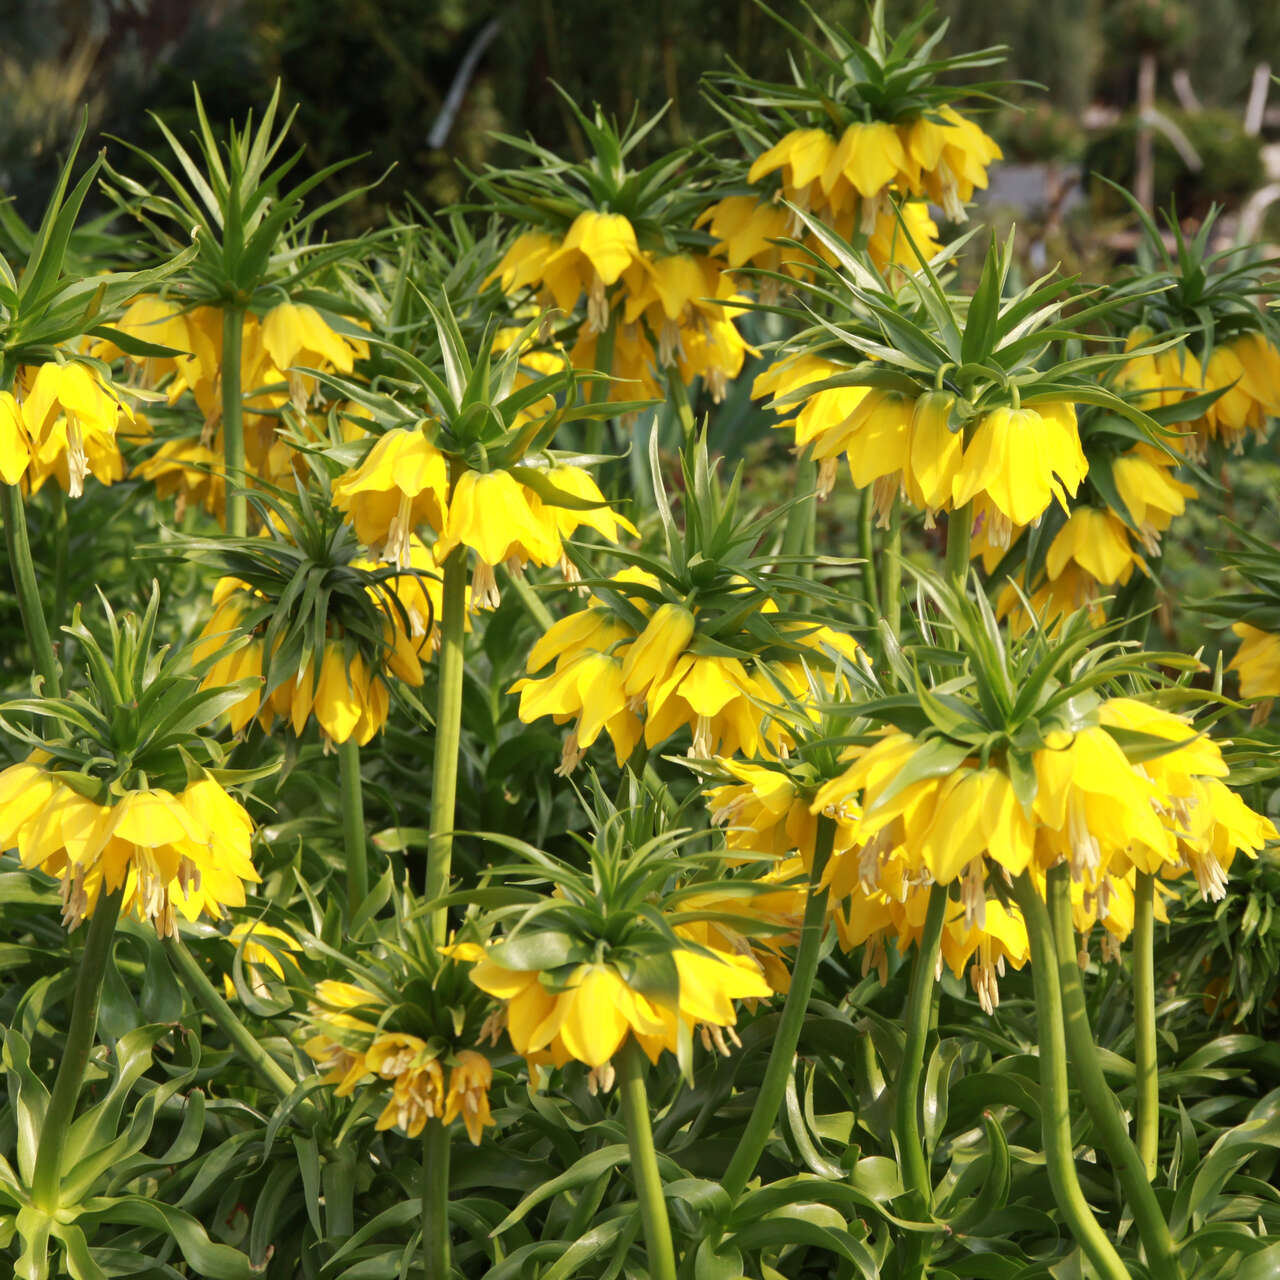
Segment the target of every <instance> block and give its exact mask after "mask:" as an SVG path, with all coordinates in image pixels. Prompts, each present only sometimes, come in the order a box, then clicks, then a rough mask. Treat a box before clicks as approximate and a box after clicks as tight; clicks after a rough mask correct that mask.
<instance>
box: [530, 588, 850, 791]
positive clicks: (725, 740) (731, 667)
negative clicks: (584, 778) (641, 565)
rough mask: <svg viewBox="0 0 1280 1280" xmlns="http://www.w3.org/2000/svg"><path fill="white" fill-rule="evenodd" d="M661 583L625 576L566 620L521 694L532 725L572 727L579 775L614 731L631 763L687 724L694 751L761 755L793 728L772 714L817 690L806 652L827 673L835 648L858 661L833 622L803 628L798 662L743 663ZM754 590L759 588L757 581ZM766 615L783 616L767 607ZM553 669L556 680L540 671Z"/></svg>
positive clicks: (538, 654) (793, 656) (570, 743)
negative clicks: (786, 700) (794, 694)
mask: <svg viewBox="0 0 1280 1280" xmlns="http://www.w3.org/2000/svg"><path fill="white" fill-rule="evenodd" d="M660 585H661V584H660V583H659V581H658V579H657V578H655V577H654V576H653V575H651V574H648V573H646V572H645V571H644V570H642V569H624V570H622V571H621V572H620V573H617V574H615V575H614V576H613V577H612V578H610V579H609V581H608V588H607V589H608V594H609V596H610V598H609V599H608V600H606V599H603V598H601V596H600V595H599V594H595V595H592V596H591V597H590V598H589V599H588V601H587V603H586V604H585V605H584V607H583V608H582V609H580V610H578V611H576V612H574V613H571V614H569V615H567V616H566V617H564V618H561V619H560V620H559V621H558V622H556V623H555V624H554V625H553V626H552V627H551V629H550V630H549V631H547V633H546V634H545V635H544V636H542V637H541V638H540V639H539V640H538V641H537V643H536V644H535V645H534V647H533V649H532V650H531V652H530V654H529V659H528V662H527V663H526V669H527V670H528V671H529V672H530V676H529V677H528V678H526V679H523V680H518V681H517V682H516V683H515V685H513V686H512V691H513V692H518V693H519V694H520V718H521V719H522V720H525V721H526V722H527V721H532V720H536V719H537V718H538V717H539V716H544V715H549V716H552V717H553V718H554V719H555V721H556V723H557V724H568V723H570V722H572V724H573V729H572V730H571V732H570V734H569V737H568V738H567V739H566V741H565V747H564V755H563V758H562V762H561V771H562V772H566V773H567V772H569V771H570V770H571V769H573V768H574V767H575V766H576V764H577V763H578V761H579V760H580V759H581V758H582V754H583V753H584V752H585V751H586V749H587V748H588V747H590V746H591V745H592V743H594V742H595V740H596V739H597V738H598V737H599V736H600V734H601V733H602V732H604V733H607V734H608V736H609V738H610V740H611V741H612V742H613V746H614V751H615V753H616V756H617V759H618V762H619V763H620V764H621V763H622V762H623V761H624V760H626V759H627V757H628V756H629V755H630V754H631V752H632V750H633V749H634V748H635V746H636V744H637V743H638V742H639V741H640V740H641V738H642V737H643V740H644V743H645V746H646V747H650V748H652V747H655V746H657V745H658V744H659V743H662V742H665V741H666V740H667V739H668V738H669V737H671V736H672V735H673V734H674V733H676V732H677V731H678V730H680V729H681V728H686V727H687V728H688V729H689V730H690V731H691V732H692V735H693V741H692V745H691V747H690V754H691V755H694V756H711V755H719V754H728V755H732V754H734V753H735V752H744V753H746V754H747V755H753V754H755V752H756V751H757V750H758V749H759V747H760V744H761V743H762V742H766V741H768V740H770V738H773V739H775V740H776V739H777V737H778V735H779V734H780V733H783V732H784V728H783V726H782V724H781V722H778V723H776V724H775V723H772V722H770V721H769V720H768V716H767V708H768V707H770V706H771V705H774V704H776V703H777V702H778V701H779V698H780V694H781V693H782V692H783V691H786V690H789V689H790V690H799V689H801V688H805V689H807V687H808V673H807V671H806V668H805V664H804V661H803V659H804V656H805V655H806V654H807V655H808V657H809V658H810V660H811V661H812V662H813V664H814V665H815V666H821V665H822V664H823V661H824V654H825V653H826V652H827V651H832V652H835V653H837V654H839V655H840V656H841V657H843V658H844V659H845V660H846V661H848V662H856V661H857V657H858V652H859V650H858V646H857V644H856V643H855V642H854V641H853V640H852V638H850V637H849V636H847V635H844V634H842V633H839V632H836V631H834V630H832V629H831V628H830V627H825V626H819V627H806V626H803V625H799V624H796V625H794V626H793V627H792V628H791V630H790V636H789V638H790V640H791V642H792V643H791V646H790V647H791V653H790V654H789V655H787V656H772V655H762V656H759V657H753V656H751V655H750V654H745V653H744V654H743V655H742V656H737V655H735V654H733V653H730V652H728V651H727V650H726V649H725V647H724V644H723V641H721V642H720V643H718V644H717V643H707V642H705V641H704V642H703V643H699V637H700V634H705V627H706V620H707V619H708V618H709V617H712V616H714V615H710V614H705V613H704V611H703V609H702V608H701V607H700V606H699V604H697V603H696V602H695V603H693V604H692V605H689V604H682V603H679V602H676V601H670V600H668V601H664V602H662V603H658V604H656V606H655V603H654V600H655V597H659V598H660ZM742 589H743V591H744V592H746V591H747V586H746V584H745V583H743V584H742ZM598 590H604V588H600V589H598ZM618 602H622V603H623V604H624V605H625V606H628V607H623V608H619V607H618ZM760 608H761V609H762V610H764V611H765V612H777V606H776V604H773V603H772V601H769V600H767V599H766V600H762V601H761V603H760ZM783 634H784V635H787V630H786V629H785V628H784V630H783ZM552 661H554V662H555V668H554V670H553V671H552V672H551V673H550V674H548V675H545V676H541V677H538V676H535V675H534V674H533V673H536V672H538V671H541V670H542V668H543V667H545V666H546V665H547V664H548V663H550V662H552ZM828 664H829V660H828Z"/></svg>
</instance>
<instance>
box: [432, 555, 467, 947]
mask: <svg viewBox="0 0 1280 1280" xmlns="http://www.w3.org/2000/svg"><path fill="white" fill-rule="evenodd" d="M443 572H444V583H443V586H442V592H441V601H440V656H439V660H438V661H439V667H438V670H439V676H440V685H439V693H438V696H437V701H436V745H435V760H434V762H433V764H432V768H431V822H430V826H429V828H428V835H427V876H426V897H427V901H428V902H432V901H434V900H435V899H436V898H442V897H443V896H444V895H445V894H446V893H447V892H448V891H449V869H450V864H451V862H452V859H453V824H454V805H455V800H456V798H457V791H458V751H459V746H460V740H461V736H462V675H463V657H464V652H463V646H464V643H465V640H466V623H467V549H466V547H455V548H454V549H453V551H452V552H451V553H450V554H449V556H448V557H447V558H446V559H445V562H444V565H443ZM431 928H432V934H433V936H434V937H435V940H436V942H437V943H443V942H444V941H445V938H446V933H447V929H448V909H447V908H445V907H439V908H437V909H436V910H435V911H434V912H433V913H432V918H431Z"/></svg>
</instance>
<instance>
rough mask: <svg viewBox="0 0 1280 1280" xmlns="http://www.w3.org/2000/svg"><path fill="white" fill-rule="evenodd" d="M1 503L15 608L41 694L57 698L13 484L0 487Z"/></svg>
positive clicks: (56, 676) (53, 659)
mask: <svg viewBox="0 0 1280 1280" xmlns="http://www.w3.org/2000/svg"><path fill="white" fill-rule="evenodd" d="M0 490H3V495H0V500H2V501H3V503H4V543H5V549H6V551H7V552H8V554H9V568H10V572H11V573H12V574H13V589H14V591H15V592H16V593H17V596H18V608H19V610H20V611H21V613H22V626H23V629H24V630H25V631H26V633H27V644H28V645H30V646H31V657H32V660H33V661H34V662H35V665H36V670H37V671H39V673H40V675H41V677H42V679H43V680H44V691H45V692H46V693H47V694H49V695H50V696H51V697H55V698H56V697H57V696H58V695H59V693H61V691H62V684H61V674H60V671H59V667H58V657H57V654H55V653H54V651H53V641H52V640H50V638H49V624H48V622H47V621H46V620H45V616H44V605H42V604H41V603H40V588H39V587H38V586H37V585H36V569H35V564H34V562H33V561H32V559H31V543H30V542H29V541H28V540H27V515H26V510H25V508H24V506H23V502H22V490H21V489H20V488H19V487H18V486H17V485H16V484H0Z"/></svg>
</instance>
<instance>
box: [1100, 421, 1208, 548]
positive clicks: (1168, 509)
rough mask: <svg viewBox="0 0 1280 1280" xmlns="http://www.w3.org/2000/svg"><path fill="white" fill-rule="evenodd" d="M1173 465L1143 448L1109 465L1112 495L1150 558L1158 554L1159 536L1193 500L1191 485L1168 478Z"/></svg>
mask: <svg viewBox="0 0 1280 1280" xmlns="http://www.w3.org/2000/svg"><path fill="white" fill-rule="evenodd" d="M1175 465H1176V464H1175V463H1173V462H1172V460H1171V459H1169V458H1167V457H1166V456H1165V455H1164V454H1161V453H1158V452H1157V451H1156V450H1155V449H1152V448H1150V446H1144V445H1137V446H1135V447H1134V448H1133V449H1131V450H1129V452H1128V453H1125V454H1123V455H1122V456H1121V457H1119V458H1117V459H1116V460H1115V461H1114V462H1113V463H1112V464H1111V475H1112V478H1113V479H1114V480H1115V483H1116V491H1117V492H1118V493H1119V494H1120V498H1121V501H1123V503H1124V505H1125V506H1126V507H1127V508H1128V511H1129V518H1130V519H1131V520H1132V521H1133V523H1134V524H1135V525H1136V526H1137V528H1138V536H1139V537H1140V538H1141V539H1142V544H1143V546H1144V547H1146V549H1147V551H1148V552H1150V553H1151V554H1152V555H1156V554H1157V553H1158V552H1159V550H1160V535H1161V534H1162V533H1163V532H1164V531H1165V530H1166V529H1167V528H1168V527H1169V525H1170V524H1171V523H1172V522H1173V518H1174V517H1175V516H1180V515H1181V514H1182V513H1183V512H1184V511H1185V510H1186V509H1187V499H1188V498H1194V497H1195V496H1196V491H1195V489H1194V488H1193V487H1192V486H1191V485H1189V484H1184V483H1183V482H1182V481H1181V480H1178V479H1175V477H1174V476H1173V475H1172V474H1170V473H1171V471H1172V469H1173V467H1174V466H1175Z"/></svg>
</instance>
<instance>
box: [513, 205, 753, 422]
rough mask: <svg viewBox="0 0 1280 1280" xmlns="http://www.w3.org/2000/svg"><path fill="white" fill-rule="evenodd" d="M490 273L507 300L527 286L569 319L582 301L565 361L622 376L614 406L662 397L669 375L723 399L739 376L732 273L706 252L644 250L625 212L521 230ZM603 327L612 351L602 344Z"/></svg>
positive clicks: (742, 350) (740, 345)
mask: <svg viewBox="0 0 1280 1280" xmlns="http://www.w3.org/2000/svg"><path fill="white" fill-rule="evenodd" d="M494 274H495V276H496V277H497V278H498V279H500V280H501V282H502V287H503V289H504V290H505V291H506V292H507V293H508V294H511V295H513V296H519V295H520V293H521V292H522V291H523V290H524V289H526V288H529V289H533V290H534V291H535V295H536V297H537V299H538V301H539V302H540V303H541V304H542V305H544V306H553V305H554V306H555V307H557V308H559V310H560V311H562V312H564V313H565V314H566V315H572V314H573V313H574V311H575V310H576V308H577V307H578V304H579V303H580V302H583V301H584V300H585V303H586V323H585V324H584V325H583V327H582V330H581V333H580V334H579V337H578V341H577V343H576V345H575V346H574V348H573V350H572V351H571V353H570V359H571V360H572V362H573V363H574V365H576V366H577V367H578V368H582V369H597V368H602V369H603V370H604V372H606V373H609V372H612V374H613V375H614V376H615V377H616V378H617V379H619V381H618V382H616V383H614V384H612V386H611V387H610V390H609V395H610V397H611V398H613V399H616V400H637V399H645V398H653V399H659V398H661V397H662V395H663V394H664V391H663V387H664V377H665V373H666V370H667V369H669V368H674V369H675V370H676V371H677V372H678V374H679V376H680V379H681V381H682V382H684V383H686V384H688V383H692V382H693V381H694V379H695V378H702V379H704V380H705V381H706V383H707V385H708V387H710V389H711V391H712V394H713V396H714V398H715V399H716V400H717V401H719V400H722V399H723V398H724V391H725V387H726V385H727V383H728V381H729V379H731V378H735V377H737V375H738V374H739V373H740V372H741V370H742V365H743V361H744V359H745V358H746V353H747V346H746V343H745V342H744V341H743V338H742V336H741V334H739V332H738V330H737V328H736V327H735V326H734V324H733V317H734V316H735V315H737V314H738V313H739V311H740V310H741V306H740V304H741V302H742V301H744V299H742V298H741V297H740V296H739V294H738V292H737V289H736V288H735V286H734V284H733V282H732V279H731V277H730V275H729V274H728V273H727V272H726V271H725V270H724V268H723V267H722V266H721V264H720V263H719V262H718V261H717V260H716V259H715V258H713V257H710V256H708V255H707V254H703V253H694V252H683V253H669V252H668V253H659V252H657V251H655V250H647V249H644V248H642V247H641V246H640V243H639V241H638V240H637V238H636V233H635V229H634V228H633V226H632V224H631V223H630V221H628V219H627V217H626V216H625V215H624V214H621V213H606V212H601V211H598V210H594V209H585V210H583V211H582V212H581V213H579V214H578V215H577V217H576V218H574V220H573V222H572V223H571V224H570V226H569V227H568V229H567V230H566V231H565V232H564V235H563V236H562V237H557V236H556V235H553V234H551V233H548V232H544V231H526V232H524V233H523V234H521V235H519V236H517V237H516V239H515V240H514V241H513V242H512V244H511V246H510V248H508V250H507V252H506V254H505V255H504V257H503V259H502V261H501V262H500V263H499V264H498V267H497V269H496V271H495V273H494ZM607 330H608V331H610V332H609V338H608V343H609V350H608V351H606V349H605V348H604V347H603V346H602V345H601V341H602V335H603V334H604V333H605V332H606V331H607ZM606 355H608V356H609V359H610V360H611V363H612V367H611V368H605V367H604V366H605V365H606V363H608V362H609V361H607V360H606Z"/></svg>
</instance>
